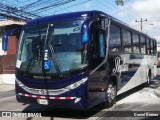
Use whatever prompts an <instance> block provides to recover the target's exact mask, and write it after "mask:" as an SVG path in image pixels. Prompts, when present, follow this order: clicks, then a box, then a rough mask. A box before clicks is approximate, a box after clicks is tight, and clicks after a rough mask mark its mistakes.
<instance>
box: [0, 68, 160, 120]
mask: <svg viewBox="0 0 160 120" xmlns="http://www.w3.org/2000/svg"><path fill="white" fill-rule="evenodd" d="M159 71H160V70H158V72H159ZM159 73H160V72H159ZM158 86H160V75H157V77H156V78H155V79H154V80H152V82H151V85H150V86H149V87H145V86H144V85H141V86H139V87H137V88H136V89H134V90H131V91H129V92H127V93H125V94H122V95H119V96H118V97H117V103H116V104H115V105H114V106H113V107H111V108H108V107H107V106H106V105H105V104H104V103H102V104H100V105H98V106H95V107H94V108H91V109H89V110H87V111H79V110H71V109H63V110H62V109H53V108H46V107H45V106H38V105H28V104H23V103H18V102H17V101H16V98H15V93H14V90H12V91H8V92H0V111H2V112H3V111H12V112H16V111H22V112H23V113H25V112H29V111H32V112H42V115H44V116H43V117H39V118H36V117H30V118H25V117H22V118H23V119H27V120H35V119H36V120H37V119H45V120H52V119H55V120H61V119H64V118H65V119H91V120H94V119H100V120H104V119H106V118H107V119H108V120H113V119H114V120H115V119H118V120H121V119H122V120H127V119H131V118H132V119H134V120H139V119H151V118H152V119H154V120H158V119H160V118H159V117H155V116H156V114H160V98H159V97H157V96H156V95H155V94H154V90H155V89H156V88H157V87H158ZM67 111H68V112H67ZM145 111H146V112H152V114H151V116H150V117H147V116H143V114H146V112H145ZM43 112H44V113H45V114H43ZM46 113H48V114H47V115H46ZM154 115H155V116H154ZM55 116H56V117H55ZM22 118H20V117H15V118H14V119H16V120H17V119H19V120H21V119H22ZM0 119H6V118H0ZM7 119H10V118H9V117H8V118H7ZM11 119H13V118H11Z"/></svg>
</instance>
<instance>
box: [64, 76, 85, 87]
mask: <svg viewBox="0 0 160 120" xmlns="http://www.w3.org/2000/svg"><path fill="white" fill-rule="evenodd" d="M87 80H88V78H83V79H82V80H80V81H78V82H75V83H73V84H71V85H69V86H67V87H66V89H75V88H78V87H79V86H80V85H82V84H84V83H85V82H86V81H87Z"/></svg>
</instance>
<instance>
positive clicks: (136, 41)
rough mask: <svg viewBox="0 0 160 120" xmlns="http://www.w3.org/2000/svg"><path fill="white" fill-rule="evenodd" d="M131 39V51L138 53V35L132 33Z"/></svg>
mask: <svg viewBox="0 0 160 120" xmlns="http://www.w3.org/2000/svg"><path fill="white" fill-rule="evenodd" d="M132 39H133V53H140V49H139V36H138V35H137V34H135V33H133V35H132Z"/></svg>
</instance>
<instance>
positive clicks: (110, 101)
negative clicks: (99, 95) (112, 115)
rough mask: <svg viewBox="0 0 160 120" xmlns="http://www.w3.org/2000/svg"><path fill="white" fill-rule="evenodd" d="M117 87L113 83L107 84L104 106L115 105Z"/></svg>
mask: <svg viewBox="0 0 160 120" xmlns="http://www.w3.org/2000/svg"><path fill="white" fill-rule="evenodd" d="M116 95H117V87H116V85H115V84H113V82H109V83H108V84H107V89H106V105H107V106H109V107H112V106H113V105H114V104H115V103H116Z"/></svg>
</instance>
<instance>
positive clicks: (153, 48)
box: [150, 40, 154, 55]
mask: <svg viewBox="0 0 160 120" xmlns="http://www.w3.org/2000/svg"><path fill="white" fill-rule="evenodd" d="M150 42H151V55H153V49H154V48H153V40H150Z"/></svg>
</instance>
